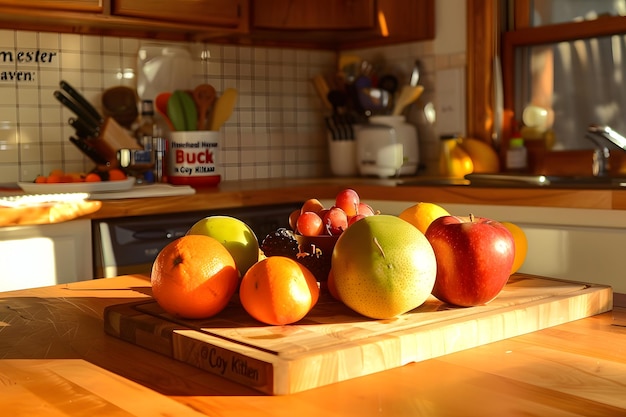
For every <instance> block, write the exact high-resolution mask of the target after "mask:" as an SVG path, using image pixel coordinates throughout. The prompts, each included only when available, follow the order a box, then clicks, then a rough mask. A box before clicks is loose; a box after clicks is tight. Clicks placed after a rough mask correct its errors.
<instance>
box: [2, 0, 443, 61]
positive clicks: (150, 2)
mask: <svg viewBox="0 0 626 417" xmlns="http://www.w3.org/2000/svg"><path fill="white" fill-rule="evenodd" d="M0 28H8V29H19V30H36V31H45V32H71V33H83V34H94V35H96V34H104V35H111V36H124V37H137V38H154V39H164V40H187V41H212V42H221V43H231V44H255V45H273V46H285V47H287V46H293V47H313V48H323V49H335V50H339V49H346V48H356V47H367V46H378V45H385V44H392V43H400V42H409V41H419V40H427V39H433V38H434V36H435V5H434V0H175V1H173V0H33V1H28V2H27V1H24V0H0ZM286 34H287V35H286Z"/></svg>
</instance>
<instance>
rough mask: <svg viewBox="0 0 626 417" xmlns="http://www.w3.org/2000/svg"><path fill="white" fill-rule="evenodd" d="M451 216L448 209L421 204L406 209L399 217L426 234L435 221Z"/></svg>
mask: <svg viewBox="0 0 626 417" xmlns="http://www.w3.org/2000/svg"><path fill="white" fill-rule="evenodd" d="M449 215H450V213H448V211H447V210H446V209H444V208H443V207H441V206H439V205H437V204H435V203H425V202H420V203H417V204H414V205H412V206H411V207H408V208H406V209H404V211H402V213H400V214H399V215H398V217H400V218H401V219H402V220H405V221H407V222H409V223H411V224H412V225H413V226H415V227H417V230H419V231H420V232H422V233H426V229H428V226H430V224H431V223H432V222H433V220H435V219H438V218H439V217H442V216H449Z"/></svg>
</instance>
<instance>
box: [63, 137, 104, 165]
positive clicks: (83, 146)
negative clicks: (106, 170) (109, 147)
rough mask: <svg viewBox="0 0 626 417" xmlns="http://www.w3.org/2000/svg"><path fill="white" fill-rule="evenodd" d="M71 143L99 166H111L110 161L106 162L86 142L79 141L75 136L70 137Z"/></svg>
mask: <svg viewBox="0 0 626 417" xmlns="http://www.w3.org/2000/svg"><path fill="white" fill-rule="evenodd" d="M70 142H72V143H73V144H74V145H76V147H77V148H78V149H80V151H81V152H82V153H83V154H84V155H85V156H86V157H87V158H89V159H91V160H92V161H93V162H95V163H96V164H97V165H109V161H107V160H106V158H104V157H103V156H102V155H100V154H99V153H98V152H97V151H96V150H95V149H94V148H92V147H91V146H89V144H88V143H86V142H85V141H84V140H81V139H77V138H75V137H73V136H71V137H70Z"/></svg>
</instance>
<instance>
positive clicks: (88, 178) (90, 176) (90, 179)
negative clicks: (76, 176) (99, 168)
mask: <svg viewBox="0 0 626 417" xmlns="http://www.w3.org/2000/svg"><path fill="white" fill-rule="evenodd" d="M100 181H102V178H100V175H98V174H96V173H95V172H90V173H89V174H87V175H86V176H85V182H100Z"/></svg>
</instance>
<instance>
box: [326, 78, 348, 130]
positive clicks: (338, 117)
mask: <svg viewBox="0 0 626 417" xmlns="http://www.w3.org/2000/svg"><path fill="white" fill-rule="evenodd" d="M327 99H328V102H329V103H331V105H332V107H333V115H332V118H331V120H332V126H333V127H334V129H331V131H334V133H335V134H334V135H333V138H334V139H354V135H353V133H352V125H351V123H350V121H349V120H348V119H347V116H346V108H345V107H346V104H347V102H348V97H347V95H346V93H345V92H343V91H341V90H330V91H329V92H328V95H327Z"/></svg>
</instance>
